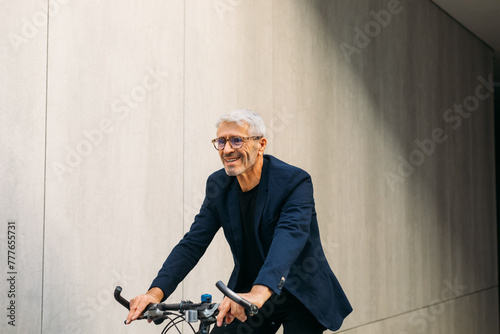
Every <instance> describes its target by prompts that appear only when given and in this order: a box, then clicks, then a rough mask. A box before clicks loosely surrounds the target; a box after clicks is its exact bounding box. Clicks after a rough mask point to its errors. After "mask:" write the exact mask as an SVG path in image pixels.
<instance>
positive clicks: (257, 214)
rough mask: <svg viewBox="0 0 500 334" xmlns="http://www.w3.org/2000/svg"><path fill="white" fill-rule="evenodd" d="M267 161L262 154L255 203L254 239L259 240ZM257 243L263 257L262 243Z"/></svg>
mask: <svg viewBox="0 0 500 334" xmlns="http://www.w3.org/2000/svg"><path fill="white" fill-rule="evenodd" d="M268 181H269V162H268V161H267V159H266V157H265V156H264V164H263V166H262V174H261V176H260V183H259V192H258V194H257V203H256V205H255V231H254V233H255V237H256V240H257V241H259V240H260V238H259V226H260V223H261V220H262V213H263V212H264V207H265V206H266V202H267V194H268V184H269V182H268ZM258 245H259V251H260V254H261V255H262V258H265V257H264V248H263V247H262V243H260V242H258Z"/></svg>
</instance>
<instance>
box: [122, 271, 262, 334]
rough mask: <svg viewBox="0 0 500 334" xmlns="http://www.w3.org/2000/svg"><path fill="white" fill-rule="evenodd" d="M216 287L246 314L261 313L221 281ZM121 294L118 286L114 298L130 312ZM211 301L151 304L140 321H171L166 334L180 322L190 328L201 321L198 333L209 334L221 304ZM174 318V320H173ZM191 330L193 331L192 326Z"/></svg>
mask: <svg viewBox="0 0 500 334" xmlns="http://www.w3.org/2000/svg"><path fill="white" fill-rule="evenodd" d="M215 286H216V287H217V288H218V289H219V290H220V291H221V292H222V293H223V294H224V295H225V296H226V297H228V298H229V299H231V300H233V301H234V302H236V303H238V304H239V305H241V306H243V308H245V310H246V312H247V313H248V314H249V315H255V314H257V313H258V312H259V308H258V307H257V306H256V305H254V304H252V303H250V302H249V301H248V300H246V299H244V298H242V297H240V296H239V295H237V294H236V293H235V292H234V291H232V290H231V289H229V288H228V287H227V286H226V285H225V284H224V283H222V282H221V281H218V282H217V283H216V284H215ZM121 292H122V288H121V287H120V286H117V287H116V288H115V291H114V297H115V299H116V301H117V302H118V303H120V304H121V305H123V306H124V307H125V308H126V309H128V310H130V302H129V301H128V300H126V299H125V298H123V297H122V296H121ZM211 301H212V297H211V296H210V295H204V296H202V302H201V303H193V302H191V301H182V302H181V303H178V304H165V303H159V304H149V305H148V306H147V307H146V309H145V311H144V312H143V314H142V316H141V317H139V318H138V319H149V320H153V321H154V323H155V324H157V325H158V324H160V323H162V322H163V321H164V320H165V319H169V320H170V321H169V323H168V324H167V326H166V327H165V329H164V333H166V332H167V331H168V330H169V329H170V328H172V327H176V328H177V324H178V323H179V322H180V321H183V320H185V321H187V322H188V324H189V325H190V326H191V324H190V323H192V322H197V321H200V322H201V323H200V330H199V331H198V332H197V333H208V329H209V327H210V325H211V324H213V323H215V321H216V316H217V314H218V313H219V309H218V307H219V304H214V303H212V302H211ZM176 312H177V313H176ZM172 316H173V318H171V317H172ZM178 319H181V320H178ZM191 328H192V329H193V327H192V326H191ZM193 331H194V329H193Z"/></svg>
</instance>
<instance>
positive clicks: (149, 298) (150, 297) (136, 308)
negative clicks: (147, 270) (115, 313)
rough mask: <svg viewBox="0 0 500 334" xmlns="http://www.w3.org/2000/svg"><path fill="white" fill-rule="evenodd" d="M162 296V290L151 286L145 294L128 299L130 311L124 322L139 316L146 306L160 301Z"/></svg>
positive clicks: (128, 322)
mask: <svg viewBox="0 0 500 334" xmlns="http://www.w3.org/2000/svg"><path fill="white" fill-rule="evenodd" d="M162 298H163V291H161V289H160V288H151V290H149V291H148V292H147V293H146V294H144V295H139V296H137V297H135V298H132V299H131V300H130V312H129V313H128V316H127V320H125V323H126V324H127V325H128V324H130V323H131V322H132V321H134V320H136V319H137V318H139V316H140V315H141V314H142V312H144V309H145V308H146V306H148V305H149V304H157V303H160V302H161V300H162Z"/></svg>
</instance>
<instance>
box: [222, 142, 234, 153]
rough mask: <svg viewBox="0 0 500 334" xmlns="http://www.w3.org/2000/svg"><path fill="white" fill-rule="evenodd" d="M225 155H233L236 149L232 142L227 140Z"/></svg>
mask: <svg viewBox="0 0 500 334" xmlns="http://www.w3.org/2000/svg"><path fill="white" fill-rule="evenodd" d="M223 151H224V154H227V153H231V152H233V151H234V148H233V147H232V146H231V141H230V140H226V143H225V144H224V150H223Z"/></svg>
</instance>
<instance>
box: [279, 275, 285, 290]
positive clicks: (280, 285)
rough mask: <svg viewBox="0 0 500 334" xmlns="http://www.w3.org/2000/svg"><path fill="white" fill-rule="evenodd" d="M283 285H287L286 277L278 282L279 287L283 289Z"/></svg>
mask: <svg viewBox="0 0 500 334" xmlns="http://www.w3.org/2000/svg"><path fill="white" fill-rule="evenodd" d="M283 285H285V278H284V277H281V279H280V281H279V283H278V289H280V290H281V289H283Z"/></svg>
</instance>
